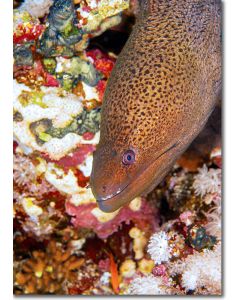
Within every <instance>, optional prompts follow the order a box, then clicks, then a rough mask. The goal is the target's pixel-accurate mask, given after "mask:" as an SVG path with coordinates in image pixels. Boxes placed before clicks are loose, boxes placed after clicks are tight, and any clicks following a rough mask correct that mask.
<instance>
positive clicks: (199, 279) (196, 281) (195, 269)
mask: <svg viewBox="0 0 240 300" xmlns="http://www.w3.org/2000/svg"><path fill="white" fill-rule="evenodd" d="M169 271H170V273H171V275H174V274H182V286H183V287H184V288H185V289H186V290H187V291H189V290H198V289H199V290H200V289H202V288H204V289H205V290H207V292H208V293H209V294H212V295H216V294H221V243H219V244H217V245H216V246H215V248H214V249H213V250H212V251H211V250H205V251H204V252H201V253H199V252H195V253H194V254H193V255H189V256H188V257H187V258H186V259H185V260H182V261H178V263H172V264H171V265H169Z"/></svg>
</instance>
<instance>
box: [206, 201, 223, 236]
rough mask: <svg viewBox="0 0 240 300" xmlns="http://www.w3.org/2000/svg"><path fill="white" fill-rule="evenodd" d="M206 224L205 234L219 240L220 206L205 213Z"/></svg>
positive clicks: (220, 224) (220, 225)
mask: <svg viewBox="0 0 240 300" xmlns="http://www.w3.org/2000/svg"><path fill="white" fill-rule="evenodd" d="M206 217H207V221H208V223H207V224H206V225H205V228H206V230H207V232H208V233H209V234H211V235H214V236H215V237H217V238H218V239H219V240H221V234H222V232H221V227H222V219H221V205H219V206H217V207H214V208H213V209H211V210H210V211H208V212H207V213H206Z"/></svg>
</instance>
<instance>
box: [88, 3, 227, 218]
mask: <svg viewBox="0 0 240 300" xmlns="http://www.w3.org/2000/svg"><path fill="white" fill-rule="evenodd" d="M139 8H140V9H139V13H138V16H137V19H136V23H135V25H134V28H133V31H132V33H131V35H130V37H129V39H128V41H127V43H126V45H125V46H124V48H123V50H122V52H121V53H120V55H119V57H118V59H117V62H116V65H115V66H114V68H113V71H112V73H111V76H110V78H109V81H108V84H107V88H106V91H105V95H104V100H103V106H102V112H101V124H100V142H99V145H98V147H97V150H96V152H95V153H94V157H93V170H92V174H91V179H90V184H91V187H92V191H93V194H94V196H95V197H96V199H97V202H98V205H99V207H100V209H101V210H103V211H105V212H112V211H115V210H117V209H118V208H120V207H121V206H123V205H124V204H126V203H129V202H130V201H131V200H132V199H134V198H135V197H136V196H139V195H145V194H147V193H148V192H150V191H151V190H152V189H153V188H154V187H156V185H157V184H159V183H160V182H161V180H163V178H164V177H165V176H166V174H167V173H168V172H169V170H170V169H171V167H172V166H173V164H174V163H175V161H176V160H177V158H178V157H179V156H180V155H181V154H182V153H183V151H185V150H186V148H187V147H188V146H189V144H190V143H191V142H192V141H193V139H194V138H195V137H196V136H197V135H198V133H199V132H200V131H201V129H202V128H203V127H204V125H205V124H206V121H207V119H208V117H209V116H210V114H211V112H212V110H213V108H214V105H215V103H216V100H217V98H218V95H219V93H221V2H220V1H217V0H165V1H163V0H150V1H146V0H140V2H139Z"/></svg>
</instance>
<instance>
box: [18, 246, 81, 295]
mask: <svg viewBox="0 0 240 300" xmlns="http://www.w3.org/2000/svg"><path fill="white" fill-rule="evenodd" d="M83 263H84V259H83V258H79V257H77V256H75V255H71V249H66V250H63V248H62V245H61V244H60V245H59V244H57V243H56V242H54V241H51V242H50V243H49V244H48V246H47V248H46V251H41V250H37V251H33V252H32V256H31V257H30V258H29V259H26V260H25V261H23V262H22V263H21V267H18V271H17V272H16V276H15V285H16V286H17V287H18V288H20V289H22V290H23V292H24V293H25V294H36V293H37V294H62V293H63V283H64V282H65V281H72V280H75V279H76V278H77V272H76V270H78V269H79V268H80V267H81V266H82V265H83Z"/></svg>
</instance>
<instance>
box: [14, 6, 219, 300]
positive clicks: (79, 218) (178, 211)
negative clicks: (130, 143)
mask: <svg viewBox="0 0 240 300" xmlns="http://www.w3.org/2000/svg"><path fill="white" fill-rule="evenodd" d="M136 10H137V7H136V1H127V0H111V1H108V0H99V1H95V0H86V1H82V0H81V1H78V0H75V1H70V0H69V1H62V0H55V1H53V0H39V1H35V0H25V1H14V13H13V43H14V48H13V56H14V65H13V77H14V95H13V99H14V102H13V133H14V143H13V152H14V162H13V180H14V184H13V187H14V195H13V198H14V205H13V208H14V293H15V294H17V295H22V294H58V295H60V294H61V295H116V294H118V295H126V294H130V295H186V294H194V295H206V294H209V295H210V294H211V295H219V294H221V167H222V162H221V148H220V147H219V146H217V147H215V146H213V147H212V148H211V152H210V153H209V150H208V151H205V152H207V155H206V154H205V155H204V156H203V155H201V159H199V156H198V154H196V155H195V156H196V157H194V158H193V153H192V152H191V156H189V157H188V155H187V154H184V156H182V157H181V158H180V160H179V161H178V162H177V164H176V165H175V166H174V168H173V169H172V170H171V172H170V173H169V175H168V176H167V177H166V178H165V180H164V181H163V182H162V183H161V184H160V185H159V186H158V187H157V188H156V189H155V190H154V191H153V192H151V193H150V194H149V195H147V196H146V195H145V196H144V197H137V198H135V199H133V201H132V202H131V203H130V204H129V205H126V206H125V207H122V208H121V209H119V210H117V211H115V212H114V213H103V212H102V211H101V210H100V209H99V208H98V207H97V204H96V200H95V198H94V196H93V194H92V191H91V187H90V185H89V176H90V174H91V169H92V160H93V152H94V151H95V149H96V146H97V144H98V141H99V126H100V111H101V105H102V101H103V95H104V91H105V88H106V84H107V81H108V78H109V76H110V74H111V71H112V69H113V67H114V64H115V62H116V58H117V54H118V53H119V48H121V47H122V45H123V44H122V41H119V45H117V47H116V49H118V50H116V51H113V50H114V45H112V44H111V45H108V44H110V41H111V39H110V41H109V36H111V35H114V36H115V35H116V36H117V39H120V38H119V37H120V36H121V35H122V34H125V35H126V32H127V35H128V29H126V27H128V26H129V23H126V22H129V21H126V20H129V19H131V18H134V14H135V13H136ZM109 32H110V33H111V34H110V33H109ZM105 34H106V35H105ZM108 34H109V35H108ZM96 37H97V39H96ZM93 41H94V43H95V44H94V43H93ZM99 41H100V42H99ZM115 41H116V39H115ZM103 45H104V46H103ZM106 45H108V46H109V47H108V48H106ZM110 49H111V50H110ZM112 49H113V50H112ZM209 147H211V145H208V149H209ZM193 152H194V151H193ZM194 153H195V152H194ZM193 160H194V166H197V167H193V166H191V163H192V161H193ZM189 166H191V168H189ZM198 168H199V169H198Z"/></svg>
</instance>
